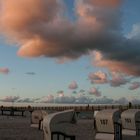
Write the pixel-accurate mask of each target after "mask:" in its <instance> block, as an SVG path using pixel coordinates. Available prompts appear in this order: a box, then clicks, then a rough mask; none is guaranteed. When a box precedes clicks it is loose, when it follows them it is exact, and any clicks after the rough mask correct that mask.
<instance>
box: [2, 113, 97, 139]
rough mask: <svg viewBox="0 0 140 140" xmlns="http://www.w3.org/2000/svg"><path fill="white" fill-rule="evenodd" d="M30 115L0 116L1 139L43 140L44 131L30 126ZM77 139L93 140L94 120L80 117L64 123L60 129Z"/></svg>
mask: <svg viewBox="0 0 140 140" xmlns="http://www.w3.org/2000/svg"><path fill="white" fill-rule="evenodd" d="M30 119H31V118H30V116H24V117H22V116H0V140H43V131H41V130H38V129H37V128H32V127H30ZM61 129H66V132H67V134H68V135H76V140H85V139H86V140H93V138H94V134H95V133H94V127H93V120H86V119H80V120H78V121H77V123H76V124H70V123H63V124H60V129H59V130H61Z"/></svg>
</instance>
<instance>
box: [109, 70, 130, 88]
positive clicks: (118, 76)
mask: <svg viewBox="0 0 140 140" xmlns="http://www.w3.org/2000/svg"><path fill="white" fill-rule="evenodd" d="M128 82H129V79H127V78H126V77H125V75H124V74H122V73H116V72H112V79H111V80H110V85H111V86H112V87H119V86H121V85H125V84H127V83H128Z"/></svg>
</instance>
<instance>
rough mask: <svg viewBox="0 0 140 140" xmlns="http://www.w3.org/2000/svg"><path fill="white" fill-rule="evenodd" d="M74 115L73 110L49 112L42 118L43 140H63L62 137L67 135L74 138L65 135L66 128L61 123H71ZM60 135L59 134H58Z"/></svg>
mask: <svg viewBox="0 0 140 140" xmlns="http://www.w3.org/2000/svg"><path fill="white" fill-rule="evenodd" d="M74 116H75V112H74V110H67V111H62V112H57V113H52V114H49V115H48V116H46V117H44V119H43V132H44V140H58V137H59V140H64V139H63V137H66V138H67V137H69V138H70V140H74V136H67V134H66V128H65V127H62V126H63V124H65V123H67V124H69V123H72V122H73V118H74ZM59 135H60V136H59Z"/></svg>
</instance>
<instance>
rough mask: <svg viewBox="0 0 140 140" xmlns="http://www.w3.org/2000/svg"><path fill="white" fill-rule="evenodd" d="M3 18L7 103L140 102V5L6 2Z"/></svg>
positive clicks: (0, 75)
mask: <svg viewBox="0 0 140 140" xmlns="http://www.w3.org/2000/svg"><path fill="white" fill-rule="evenodd" d="M0 10H1V11H0V14H1V15H0V33H1V34H0V100H1V101H5V100H10V99H13V98H16V97H18V98H17V100H20V99H21V100H22V99H29V98H35V99H36V100H37V98H38V100H43V99H44V100H46V102H47V101H48V102H51V100H52V99H54V98H57V97H59V98H62V97H63V98H64V97H65V99H66V100H67V99H68V100H71V99H73V98H76V99H75V100H78V99H79V98H80V99H81V98H82V99H83V102H84V98H86V99H88V98H90V99H100V98H105V96H106V98H111V99H114V100H118V99H119V98H123V97H125V98H126V99H127V100H132V99H139V100H140V0H0ZM83 97H84V98H83ZM123 99H124V98H123Z"/></svg>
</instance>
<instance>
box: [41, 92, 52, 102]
mask: <svg viewBox="0 0 140 140" xmlns="http://www.w3.org/2000/svg"><path fill="white" fill-rule="evenodd" d="M54 101H55V97H54V96H53V95H51V94H50V95H48V96H45V97H43V98H41V99H40V102H42V103H54Z"/></svg>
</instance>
